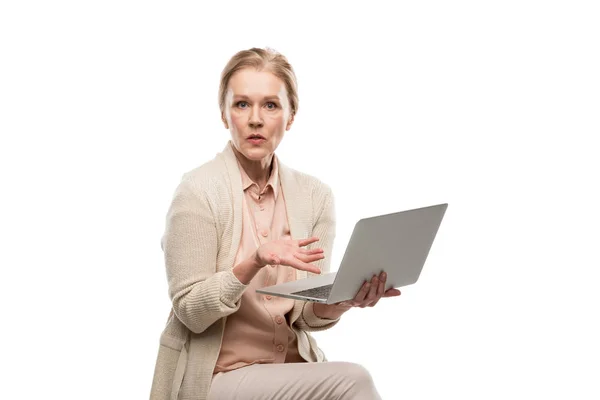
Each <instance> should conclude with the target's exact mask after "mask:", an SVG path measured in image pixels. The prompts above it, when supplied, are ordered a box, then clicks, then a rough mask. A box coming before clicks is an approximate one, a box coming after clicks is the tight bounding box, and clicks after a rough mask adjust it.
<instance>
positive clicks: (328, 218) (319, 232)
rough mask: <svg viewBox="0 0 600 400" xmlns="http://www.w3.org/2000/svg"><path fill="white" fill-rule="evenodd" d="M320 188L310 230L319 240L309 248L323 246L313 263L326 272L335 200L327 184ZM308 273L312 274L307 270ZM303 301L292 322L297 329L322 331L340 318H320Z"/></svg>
mask: <svg viewBox="0 0 600 400" xmlns="http://www.w3.org/2000/svg"><path fill="white" fill-rule="evenodd" d="M321 190H322V192H321V193H324V194H325V195H324V196H323V195H321V196H315V197H316V198H318V199H319V198H320V199H323V200H322V201H321V202H320V203H321V204H320V205H318V208H317V209H318V210H320V212H318V214H317V218H316V222H315V224H314V226H313V231H312V236H316V237H318V238H319V241H318V242H316V243H314V244H313V245H310V247H309V248H312V247H321V248H323V252H324V255H325V258H324V259H322V260H319V261H317V262H315V263H314V264H315V265H316V266H318V267H319V268H320V269H321V273H328V272H329V270H330V264H331V254H332V251H333V242H334V239H335V202H334V197H333V193H332V191H331V189H330V188H329V187H328V186H326V185H322V187H321ZM321 193H318V194H321ZM308 275H309V276H312V275H314V274H312V273H310V272H309V273H308ZM303 303H304V305H303V306H302V313H301V314H300V316H299V318H298V319H297V320H296V322H295V323H294V324H295V325H296V326H297V327H298V328H299V329H302V330H305V331H308V332H315V331H323V330H326V329H329V328H331V327H333V326H334V325H335V324H337V323H338V321H339V320H340V319H339V318H337V319H326V318H320V317H318V316H316V315H315V312H314V310H313V306H314V304H315V303H313V302H310V301H304V302H303Z"/></svg>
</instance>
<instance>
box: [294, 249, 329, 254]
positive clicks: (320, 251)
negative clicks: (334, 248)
mask: <svg viewBox="0 0 600 400" xmlns="http://www.w3.org/2000/svg"><path fill="white" fill-rule="evenodd" d="M297 252H298V253H301V254H318V253H324V250H323V249H321V248H318V249H311V250H309V249H303V248H299V249H298V250H297Z"/></svg>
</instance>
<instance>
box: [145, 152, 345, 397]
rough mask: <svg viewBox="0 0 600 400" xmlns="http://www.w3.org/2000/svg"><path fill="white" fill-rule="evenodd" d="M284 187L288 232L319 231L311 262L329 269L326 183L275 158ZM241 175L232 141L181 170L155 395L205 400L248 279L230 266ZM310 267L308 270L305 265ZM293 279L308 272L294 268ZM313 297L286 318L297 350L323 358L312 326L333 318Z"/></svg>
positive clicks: (166, 244)
mask: <svg viewBox="0 0 600 400" xmlns="http://www.w3.org/2000/svg"><path fill="white" fill-rule="evenodd" d="M279 174H280V179H281V188H282V192H283V195H284V196H285V202H286V210H287V215H288V222H289V226H290V233H291V237H292V239H301V238H307V237H310V236H317V237H319V238H320V241H319V242H317V243H315V244H312V245H310V246H308V248H313V247H317V246H318V247H322V248H323V249H324V252H325V258H324V259H323V260H320V261H318V262H316V263H315V264H316V265H318V266H319V267H321V270H322V271H323V272H328V271H329V261H330V257H331V250H332V247H333V240H334V237H335V211H334V201H333V195H332V193H331V189H330V188H329V187H328V186H327V185H325V184H324V183H322V182H320V181H319V180H318V179H316V178H314V177H312V176H309V175H307V174H303V173H300V172H298V171H295V170H293V169H291V168H287V167H286V166H285V165H283V164H282V163H281V162H279ZM242 196H243V189H242V178H241V174H240V171H239V168H238V164H237V160H236V158H235V154H234V152H233V149H232V148H231V142H230V143H228V144H227V146H226V147H225V149H224V150H223V151H222V152H221V153H218V154H217V156H216V157H215V158H214V159H213V160H211V161H209V162H207V163H206V164H204V165H201V166H200V167H198V168H195V169H193V170H192V171H190V172H187V173H186V174H184V175H183V178H182V180H181V182H180V184H179V185H178V187H177V189H176V190H175V194H174V196H173V200H172V203H171V206H170V208H169V211H168V213H167V218H166V229H165V234H164V236H163V238H162V249H163V251H164V256H165V264H166V269H167V278H168V283H169V297H170V298H171V301H172V309H171V312H170V314H169V318H168V320H167V324H166V327H165V329H164V331H163V332H162V334H161V337H160V346H159V351H158V357H157V361H156V367H155V371H154V378H153V382H152V390H151V394H150V398H151V399H152V400H159V399H160V400H177V399H181V400H188V399H189V400H192V399H193V400H205V399H206V397H207V395H208V391H209V389H210V382H211V379H212V374H213V370H214V367H215V364H216V362H217V357H218V355H219V351H220V349H221V340H222V338H223V330H224V328H225V323H226V321H227V316H228V315H230V314H232V313H234V312H235V311H237V310H238V309H239V307H240V303H241V298H242V294H243V292H244V290H245V289H246V287H247V285H244V284H242V283H241V282H240V281H239V280H238V279H237V278H236V277H235V275H234V274H233V272H232V268H233V263H234V260H235V256H236V254H237V250H238V246H239V243H240V239H241V235H242ZM308 275H312V274H311V273H308ZM297 277H298V279H304V278H306V277H307V272H305V271H299V270H298V272H297ZM312 306H313V303H308V302H305V301H299V300H296V301H295V304H294V308H293V309H292V311H291V315H290V317H291V319H290V323H291V326H292V329H293V330H294V332H295V333H296V336H297V338H298V351H299V353H300V355H301V356H302V357H303V358H304V359H306V360H307V361H310V362H323V361H326V358H325V355H324V354H323V352H322V351H321V350H320V349H319V348H318V346H317V344H316V342H315V340H314V338H313V337H312V336H311V335H310V334H309V333H308V332H309V331H320V330H325V329H328V328H330V327H332V326H333V325H335V324H336V323H337V322H338V319H336V320H329V319H321V318H319V317H317V316H316V315H315V314H314V312H313V307H312Z"/></svg>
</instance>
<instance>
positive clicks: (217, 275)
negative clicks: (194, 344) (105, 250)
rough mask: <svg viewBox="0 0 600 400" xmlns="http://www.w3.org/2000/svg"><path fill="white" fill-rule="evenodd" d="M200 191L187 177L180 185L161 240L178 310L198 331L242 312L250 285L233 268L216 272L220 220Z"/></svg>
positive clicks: (174, 303) (192, 327)
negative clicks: (243, 299) (243, 297)
mask: <svg viewBox="0 0 600 400" xmlns="http://www.w3.org/2000/svg"><path fill="white" fill-rule="evenodd" d="M198 192H199V191H197V190H196V191H195V190H194V188H193V186H192V183H191V182H190V181H188V180H185V179H184V180H183V181H182V182H181V183H180V184H179V186H178V187H177V190H176V191H175V195H174V197H173V201H172V203H171V206H170V208H169V212H168V213H167V222H166V230H165V234H164V236H163V240H162V248H163V251H164V256H165V265H166V269H167V278H168V283H169V297H170V298H171V301H172V303H173V312H174V313H175V315H176V316H177V318H179V320H180V321H181V322H183V324H185V326H187V327H188V328H189V329H190V330H191V331H192V332H194V333H200V332H203V331H204V330H206V329H207V328H208V327H209V326H210V325H212V324H213V323H214V322H215V321H217V320H218V319H220V318H222V317H225V316H227V315H229V314H231V313H233V312H235V311H237V310H238V309H239V306H240V298H241V297H242V294H243V292H244V290H245V288H246V287H247V285H244V284H243V283H242V282H240V281H239V279H238V278H237V277H236V276H235V275H234V273H233V271H231V270H229V271H221V272H216V263H217V252H218V249H219V246H220V243H219V242H220V240H219V238H218V237H217V229H216V222H215V218H214V215H213V211H212V210H211V207H210V204H209V202H208V199H207V198H206V195H203V194H201V193H198ZM226 250H227V249H226Z"/></svg>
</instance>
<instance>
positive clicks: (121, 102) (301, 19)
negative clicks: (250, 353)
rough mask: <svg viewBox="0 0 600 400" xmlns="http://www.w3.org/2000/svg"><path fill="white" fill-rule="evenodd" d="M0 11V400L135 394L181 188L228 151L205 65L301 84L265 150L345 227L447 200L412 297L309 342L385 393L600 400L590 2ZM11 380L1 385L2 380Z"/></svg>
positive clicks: (149, 361) (343, 233)
mask: <svg viewBox="0 0 600 400" xmlns="http://www.w3.org/2000/svg"><path fill="white" fill-rule="evenodd" d="M366 3H367V4H368V6H367V5H366V4H361V5H352V4H351V3H348V2H338V3H334V2H327V1H320V2H316V3H314V4H310V3H308V2H303V3H300V2H295V3H293V4H287V5H286V4H283V3H280V2H259V1H255V2H244V3H232V2H228V3H225V4H223V5H221V6H218V7H216V6H215V5H200V2H170V3H167V2H160V3H159V2H155V1H146V2H141V1H138V2H134V1H103V2H90V1H87V2H86V1H78V2H76V1H72V2H66V1H55V2H28V1H6V2H3V3H2V5H1V6H0V57H1V62H0V69H1V71H0V133H1V135H2V136H1V146H0V163H1V165H0V174H1V175H0V178H1V183H2V186H1V187H2V196H1V197H0V202H1V207H0V215H1V222H0V233H1V237H0V239H1V243H2V255H1V258H0V260H1V261H0V265H1V266H2V279H1V284H0V285H1V290H0V297H1V298H0V300H1V303H0V304H1V307H2V314H1V319H2V328H1V335H2V355H1V357H0V363H2V369H3V371H4V373H3V379H2V385H1V387H0V398H5V399H34V398H61V399H142V398H147V397H148V394H149V390H150V384H151V380H152V373H153V368H154V362H155V358H156V352H157V350H158V339H159V335H160V332H161V331H162V328H163V326H164V323H165V321H166V318H167V314H168V311H169V308H170V306H169V299H168V296H167V283H166V276H165V270H164V264H163V258H162V252H161V249H160V239H161V236H162V233H163V230H164V223H165V216H166V212H167V209H168V206H169V204H170V200H171V196H172V194H173V191H174V189H175V187H176V186H177V184H178V183H179V180H180V178H181V176H182V174H183V173H184V172H186V171H188V170H190V169H192V168H194V167H196V166H197V165H200V164H202V163H204V162H206V161H208V160H209V159H211V158H212V157H214V155H215V154H216V153H217V152H219V151H221V150H222V149H223V148H224V146H225V144H226V141H227V140H228V137H229V132H228V131H227V130H225V129H224V128H223V127H222V125H221V122H220V118H219V110H218V105H217V89H218V82H219V74H220V72H221V70H222V68H223V67H224V65H225V63H226V62H227V60H228V59H229V57H231V56H232V55H233V54H234V53H235V52H237V51H238V50H241V49H246V48H250V47H253V46H259V47H264V46H269V47H272V48H275V49H277V50H279V51H280V52H282V53H283V54H285V55H286V56H287V57H288V59H289V60H290V62H291V63H292V65H293V66H294V68H295V70H296V73H297V76H298V79H299V94H300V109H299V113H298V115H297V118H296V122H295V124H294V126H293V128H292V130H291V131H290V132H288V133H287V134H286V135H287V136H286V138H285V139H284V141H283V143H282V145H281V146H280V148H279V149H278V155H279V156H280V158H281V159H282V161H283V162H284V163H286V164H287V165H289V166H291V167H293V168H295V169H298V170H301V171H304V172H307V173H310V174H313V175H315V176H317V177H319V178H320V179H322V180H323V181H325V182H326V183H328V184H330V185H331V187H332V188H333V190H334V192H335V195H336V204H337V216H338V236H337V239H336V243H335V250H334V254H333V258H332V266H333V269H334V270H335V269H337V263H339V261H340V259H341V256H342V254H343V250H344V248H345V245H346V243H347V240H348V238H349V236H350V233H351V231H352V228H353V226H354V223H355V222H356V221H357V219H359V218H361V217H365V216H371V215H377V214H382V213H388V212H394V211H398V210H403V209H409V208H415V207H420V206H426V205H431V204H437V203H442V202H448V203H449V208H448V211H447V213H446V216H445V219H444V221H443V223H442V226H441V228H440V231H439V233H438V236H437V238H436V241H435V243H434V245H433V247H432V250H431V253H430V256H429V258H428V260H427V263H426V265H425V268H424V270H423V273H422V275H421V278H420V280H419V282H417V284H415V285H413V286H409V287H406V288H404V289H403V290H402V292H403V294H402V296H401V297H400V298H396V299H386V300H383V301H381V302H380V304H379V305H377V307H375V308H372V309H364V310H363V309H355V310H351V311H350V312H348V313H347V314H346V315H345V316H344V317H343V320H342V321H341V322H340V323H339V325H338V326H337V327H335V328H334V329H332V330H330V331H328V332H324V333H318V334H316V337H317V340H318V342H319V344H320V346H321V347H322V348H323V349H324V351H325V353H326V354H327V356H328V357H329V359H330V360H347V361H354V362H359V363H362V364H364V365H365V366H366V367H367V368H368V369H369V370H370V371H371V373H372V375H373V377H374V380H375V383H376V384H377V387H378V388H379V390H380V392H381V395H382V397H383V398H384V399H386V400H389V399H392V400H394V399H439V398H451V399H454V398H456V399H459V398H460V399H482V398H484V399H506V398H511V399H541V398H544V399H548V398H557V399H566V398H569V399H598V398H600V387H599V385H600V384H599V383H598V377H599V376H600V361H599V359H600V345H599V340H598V338H599V337H600V328H599V327H598V320H599V318H598V314H599V311H598V309H599V305H600V294H599V292H600V291H599V283H600V280H599V273H598V268H599V267H600V262H599V261H600V260H599V258H600V257H599V255H598V245H599V239H600V235H599V233H598V229H599V228H598V227H599V226H600V225H599V224H600V212H599V206H600V198H599V195H598V194H597V191H598V190H597V189H598V172H597V171H598V170H600V168H599V167H600V165H599V162H598V150H599V146H598V145H597V144H596V136H598V134H599V133H600V129H599V128H600V122H599V110H600V78H599V77H600V74H599V72H598V71H600V55H599V49H600V40H599V38H600V29H599V24H598V20H599V18H600V14H599V13H598V9H597V7H596V6H595V4H594V3H595V2H592V1H589V2H584V1H537V2H536V1H525V0H520V1H502V2H499V1H498V2H491V1H453V2H442V1H438V2H435V1H419V2H402V3H396V2H394V3H392V2H390V4H389V5H387V4H384V3H380V2H377V1H369V2H366ZM7 372H8V374H7Z"/></svg>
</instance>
